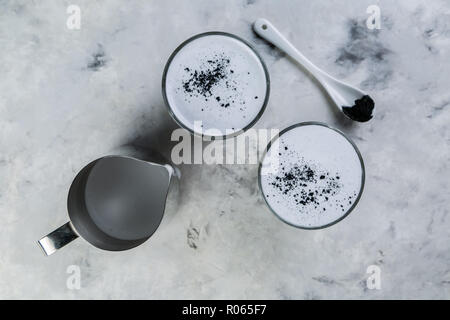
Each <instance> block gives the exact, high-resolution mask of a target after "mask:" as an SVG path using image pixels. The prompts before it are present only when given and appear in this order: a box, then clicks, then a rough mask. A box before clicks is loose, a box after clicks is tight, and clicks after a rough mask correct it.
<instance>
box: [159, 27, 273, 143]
mask: <svg viewBox="0 0 450 320" xmlns="http://www.w3.org/2000/svg"><path fill="white" fill-rule="evenodd" d="M269 91H270V80H269V74H268V72H267V68H266V66H265V64H264V62H263V60H262V59H261V57H260V56H259V54H258V53H257V52H256V51H255V50H254V49H253V48H252V47H251V46H250V45H249V44H248V43H247V42H246V41H244V40H242V39H241V38H239V37H237V36H235V35H232V34H228V33H224V32H207V33H202V34H199V35H196V36H194V37H192V38H190V39H188V40H186V41H185V42H183V43H182V44H181V45H180V46H179V47H178V48H177V49H176V50H175V51H174V53H173V54H172V55H171V56H170V58H169V60H168V62H167V64H166V67H165V69H164V74H163V80H162V92H163V97H164V100H165V103H166V105H167V107H168V109H169V113H170V114H171V116H172V117H173V119H174V120H175V121H176V122H177V123H178V124H179V125H180V126H181V127H183V128H185V129H187V130H189V131H190V132H191V133H194V134H199V135H205V136H211V137H216V138H220V137H222V138H224V137H225V138H226V137H229V136H235V135H237V134H239V133H241V132H244V131H245V130H247V129H248V128H250V127H251V126H253V124H255V123H256V121H257V120H258V119H259V118H260V117H261V115H262V113H263V112H264V109H265V107H266V104H267V101H268V99H269Z"/></svg>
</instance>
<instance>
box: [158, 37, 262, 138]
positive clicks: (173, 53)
mask: <svg viewBox="0 0 450 320" xmlns="http://www.w3.org/2000/svg"><path fill="white" fill-rule="evenodd" d="M212 35H219V36H226V37H231V38H233V39H236V40H238V41H240V42H242V43H243V44H245V45H246V46H247V47H248V48H250V50H251V51H252V52H253V53H254V54H255V55H256V57H257V58H258V60H259V62H260V63H261V65H262V67H263V69H264V74H265V77H266V96H265V98H264V102H263V104H262V106H261V109H260V110H259V112H258V114H257V115H256V117H255V118H254V119H253V120H252V121H251V122H250V123H249V124H248V125H247V126H245V127H244V128H242V129H240V130H238V131H235V132H233V133H231V134H228V135H222V136H209V135H205V134H203V133H202V134H200V133H198V132H196V131H194V130H193V129H191V128H189V127H188V126H187V125H185V124H184V123H183V122H182V121H181V120H180V119H178V118H177V116H176V115H175V113H174V112H173V110H172V107H171V106H170V104H169V101H168V99H167V93H166V77H167V71H168V70H169V67H170V64H171V63H172V60H173V59H174V57H175V56H176V55H177V54H178V52H180V51H181V49H183V48H184V47H185V46H186V45H187V44H189V43H191V42H192V41H194V40H196V39H198V38H201V37H206V36H212ZM162 95H163V99H164V104H165V106H166V108H167V110H168V111H169V114H170V116H171V117H172V119H173V120H174V121H175V122H176V123H177V124H178V125H179V126H180V127H182V128H183V129H186V130H187V131H189V132H190V133H191V134H193V135H197V136H201V137H209V138H211V139H212V140H214V139H226V138H231V137H236V136H238V135H240V134H241V133H244V132H245V131H247V130H248V129H250V128H251V127H253V125H254V124H255V123H256V122H257V121H258V120H259V119H260V118H261V116H262V115H263V113H264V111H265V110H266V106H267V103H268V102H269V96H270V76H269V71H268V70H267V66H266V64H265V62H264V60H263V59H262V57H261V56H260V55H259V53H258V52H257V51H256V50H255V49H254V48H253V46H252V45H251V44H250V43H249V42H248V41H246V40H244V39H242V38H240V37H238V36H236V35H234V34H231V33H228V32H222V31H208V32H204V33H199V34H197V35H195V36H192V37H190V38H189V39H187V40H185V41H183V42H182V43H181V44H180V45H179V46H178V47H177V48H176V49H175V50H174V51H173V52H172V54H171V55H170V57H169V59H168V60H167V63H166V65H165V67H164V72H163V76H162Z"/></svg>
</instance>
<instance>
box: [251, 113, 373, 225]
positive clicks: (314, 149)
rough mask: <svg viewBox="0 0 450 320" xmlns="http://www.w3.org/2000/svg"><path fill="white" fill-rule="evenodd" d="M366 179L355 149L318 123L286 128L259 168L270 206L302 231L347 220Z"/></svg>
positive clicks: (324, 125) (338, 135)
mask: <svg viewBox="0 0 450 320" xmlns="http://www.w3.org/2000/svg"><path fill="white" fill-rule="evenodd" d="M268 168H269V169H270V170H268ZM364 180H365V172H364V163H363V159H362V157H361V154H360V152H359V151H358V149H357V147H356V145H355V144H354V143H353V142H352V141H351V140H350V139H349V138H347V137H346V136H345V135H344V134H343V133H342V132H340V131H339V130H336V129H333V128H330V127H328V126H327V125H326V124H323V123H318V122H305V123H300V124H297V125H293V126H291V127H289V128H287V129H284V130H282V131H281V132H280V135H279V136H278V137H276V138H274V140H272V141H271V142H270V143H269V145H268V147H267V149H266V151H265V154H264V156H263V159H262V161H261V164H260V167H259V186H260V190H261V193H262V195H263V197H264V200H265V201H266V203H267V205H268V207H269V208H270V209H271V211H272V212H273V213H274V214H275V215H276V216H277V217H278V218H280V219H281V220H282V221H284V222H286V223H288V224H290V225H292V226H295V227H298V228H303V229H320V228H325V227H328V226H331V225H333V224H335V223H337V222H338V221H340V220H342V219H343V218H344V217H346V216H347V215H348V214H349V213H350V212H351V211H352V210H353V209H354V208H355V206H356V204H357V203H358V201H359V199H360V197H361V194H362V191H363V188H364Z"/></svg>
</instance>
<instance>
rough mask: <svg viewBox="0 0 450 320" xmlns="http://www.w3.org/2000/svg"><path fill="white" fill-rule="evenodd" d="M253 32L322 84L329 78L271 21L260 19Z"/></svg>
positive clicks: (256, 22)
mask: <svg viewBox="0 0 450 320" xmlns="http://www.w3.org/2000/svg"><path fill="white" fill-rule="evenodd" d="M253 30H254V31H255V32H256V34H258V35H259V36H260V37H261V38H263V39H265V40H267V41H269V42H271V43H272V44H273V45H275V46H276V47H278V48H279V49H280V50H282V51H284V52H285V53H287V54H288V55H289V56H291V57H292V58H293V59H294V60H296V61H297V62H298V63H300V64H301V65H303V67H304V68H305V69H306V70H308V71H309V72H310V73H311V74H312V75H313V76H314V77H316V78H317V80H319V82H322V77H327V76H328V74H326V73H325V72H324V71H322V70H321V69H319V68H318V67H316V66H315V65H314V64H313V63H312V62H311V61H309V60H308V59H307V58H306V57H305V56H304V55H303V54H302V53H301V52H300V51H298V50H297V49H296V48H295V47H294V46H293V45H292V44H291V43H290V42H289V41H288V40H287V39H286V38H285V37H284V36H283V35H282V34H281V33H280V32H279V31H278V30H277V29H276V28H275V27H274V26H273V25H272V24H271V23H270V22H269V21H267V20H266V19H263V18H259V19H258V20H256V21H255V23H254V24H253Z"/></svg>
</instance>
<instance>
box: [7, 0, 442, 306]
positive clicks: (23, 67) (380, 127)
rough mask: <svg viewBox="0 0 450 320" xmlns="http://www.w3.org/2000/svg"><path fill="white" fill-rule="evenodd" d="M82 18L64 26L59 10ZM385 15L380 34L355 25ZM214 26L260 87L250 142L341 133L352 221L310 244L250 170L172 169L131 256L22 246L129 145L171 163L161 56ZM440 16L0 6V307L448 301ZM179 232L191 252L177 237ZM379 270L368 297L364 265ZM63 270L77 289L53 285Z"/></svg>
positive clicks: (417, 5)
mask: <svg viewBox="0 0 450 320" xmlns="http://www.w3.org/2000/svg"><path fill="white" fill-rule="evenodd" d="M69 4H77V5H79V6H80V7H81V10H82V25H81V30H79V31H73V30H68V29H67V27H66V19H67V17H68V15H67V14H66V8H67V6H68V5H69ZM371 4H377V5H379V7H380V8H381V15H382V19H383V20H382V24H381V30H379V31H371V30H369V29H367V28H366V26H365V19H366V18H367V17H368V14H366V8H367V7H368V6H369V5H371ZM258 17H265V18H268V19H269V20H271V21H272V22H273V23H274V25H275V26H277V27H278V28H279V29H280V30H281V31H282V32H283V33H284V34H286V36H287V37H288V38H289V39H290V40H292V42H293V43H294V44H295V45H296V46H298V48H299V49H300V50H302V51H303V52H304V53H305V55H306V56H308V57H310V58H311V59H312V60H313V61H314V62H315V63H316V64H317V65H318V66H320V67H323V68H324V69H326V70H327V71H329V72H330V73H331V74H333V75H336V76H338V77H340V78H342V79H344V80H345V81H348V82H350V83H353V84H357V85H360V86H361V87H362V88H364V89H365V90H367V91H368V92H370V93H371V95H372V96H373V97H374V99H375V101H376V103H377V104H376V105H377V115H376V117H375V119H373V120H372V121H371V122H369V123H367V124H356V123H355V124H352V123H349V122H348V121H346V120H344V119H343V118H342V117H340V116H338V115H336V114H335V113H334V111H333V109H332V108H333V106H332V105H330V103H329V102H328V100H327V98H326V97H324V95H323V93H322V91H321V90H320V89H319V88H318V87H317V85H316V83H315V82H313V81H311V79H310V78H309V77H308V76H306V75H305V73H304V72H303V71H302V70H301V69H299V68H298V67H297V66H296V65H295V64H294V63H293V62H291V60H289V59H288V58H286V57H285V56H284V55H283V54H281V53H280V52H279V51H277V50H275V49H273V48H270V47H269V46H268V45H267V44H266V43H265V42H264V41H262V40H260V39H258V38H256V37H255V35H254V34H253V33H252V31H251V23H252V21H254V20H255V19H256V18H258ZM210 30H222V31H228V32H232V33H235V34H237V35H239V36H242V37H243V38H245V39H247V40H249V41H250V42H251V43H252V44H254V46H255V47H256V48H257V49H258V50H259V51H260V52H261V54H262V56H263V58H264V59H265V61H266V62H267V65H268V68H269V70H270V74H271V79H272V94H271V98H270V103H269V105H268V108H267V110H266V112H265V114H264V115H263V117H262V118H261V120H260V121H259V122H258V123H257V127H258V128H274V127H275V128H284V127H286V126H288V125H291V124H294V123H297V122H301V121H306V120H318V121H324V122H327V123H329V124H331V125H333V126H336V127H338V128H340V129H342V130H343V131H345V132H346V133H348V134H349V135H350V136H351V137H352V138H353V139H354V141H355V142H356V143H357V144H358V146H359V148H360V150H361V152H362V154H363V157H364V160H365V163H366V171H367V181H366V188H365V192H364V195H363V197H362V199H361V202H360V203H359V206H358V207H357V209H356V210H355V211H354V212H353V213H352V214H351V215H350V216H349V217H348V218H346V219H345V220H344V221H342V222H341V223H339V224H337V225H335V226H333V227H331V228H328V229H325V230H320V231H312V232H311V231H302V230H297V229H295V228H292V227H289V226H287V225H285V224H283V223H282V222H280V221H279V220H278V219H277V218H276V217H274V216H273V215H272V214H271V213H270V212H269V210H268V209H267V208H266V207H265V205H264V203H263V201H262V199H261V197H260V194H259V192H258V188H257V178H256V172H257V170H256V166H220V165H211V166H206V165H205V166H198V165H197V166H184V167H182V168H181V169H182V173H183V182H182V185H181V191H182V200H181V203H180V210H179V212H178V215H177V216H176V218H175V219H173V220H172V223H170V224H169V225H168V226H167V227H166V228H164V229H160V230H159V231H158V232H157V234H156V235H155V237H153V238H151V239H150V240H149V241H148V242H146V243H145V244H144V245H142V246H140V247H138V248H136V249H133V250H130V251H127V252H122V253H112V252H104V251H101V250H98V249H96V248H94V247H92V246H90V245H88V244H87V243H86V242H85V241H84V240H81V239H79V240H77V241H75V242H74V243H73V244H70V245H69V246H68V247H66V248H64V249H63V250H61V251H59V252H57V253H56V254H54V255H53V256H51V257H45V256H44V255H43V254H42V252H41V251H40V249H39V248H38V246H37V244H36V240H38V239H39V238H40V237H41V236H43V235H45V234H46V233H48V232H49V231H51V230H52V229H54V228H56V227H58V226H59V225H61V224H63V223H65V222H66V221H67V212H66V196H67V190H68V187H69V186H70V183H71V181H72V178H73V177H74V175H75V174H76V172H77V171H78V170H79V169H80V168H82V167H83V166H84V165H85V164H87V163H88V162H89V161H91V160H93V159H95V158H98V157H100V156H102V155H105V154H108V153H109V152H111V150H113V149H114V148H116V147H118V146H120V145H122V144H127V143H135V144H142V145H151V146H157V147H158V148H161V149H167V148H168V143H167V139H168V136H169V134H170V132H171V130H172V129H173V128H175V127H176V125H175V124H174V123H173V121H172V120H171V118H170V117H169V116H168V114H167V112H166V110H165V108H164V105H163V101H162V97H161V92H160V91H161V90H160V83H161V74H162V70H163V67H164V64H165V62H166V59H167V58H168V56H169V55H170V53H171V52H172V50H173V49H174V48H175V47H176V46H177V45H178V44H179V43H180V42H181V41H183V40H185V39H186V38H188V37H190V36H191V35H193V34H196V33H200V32H204V31H210ZM449 58H450V2H449V1H446V0H433V1H426V2H424V1H420V0H413V1H412V0H403V1H388V0H383V1H376V0H364V1H360V0H353V1H343V0H341V1H338V0H334V1H329V0H322V1H306V0H302V1H300V0H299V1H295V0H290V1H287V0H285V1H270V0H235V1H218V0H216V1H210V0H200V1H197V0H191V1H187V0H186V1H182V0H177V1H176V0H170V1H138V0H135V1H118V0H108V1H92V0H71V1H54V0H46V1H28V0H0V217H1V218H0V219H1V220H0V221H1V222H0V298H3V299H5V298H14V299H18V298H19V299H23V298H50V299H86V298H87V299H101V298H106V299H112V298H114V299H117V298H118V299H128V298H144V299H157V298H162V299H169V298H189V299H194V298H205V299H219V298H237V299H246V298H255V299H260V298H264V299H327V298H331V299H343V298H361V299H380V298H388V299H392V298H400V299H406V298H419V299H424V298H433V299H435V298H439V299H442V298H447V299H448V298H450V241H449V240H450V228H449V223H450V217H449V210H450V209H449V205H450V196H449V194H450V188H449V160H450V152H449V147H450V90H449V89H450V60H449ZM189 235H190V238H189V237H188V236H189ZM373 264H375V265H378V266H379V267H380V268H381V272H382V273H381V290H369V289H367V287H366V278H367V276H368V275H367V274H366V268H367V267H368V266H369V265H373ZM69 265H78V266H80V268H81V289H80V290H69V289H68V288H67V287H66V280H67V277H68V274H67V273H66V268H67V267H68V266H69Z"/></svg>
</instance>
